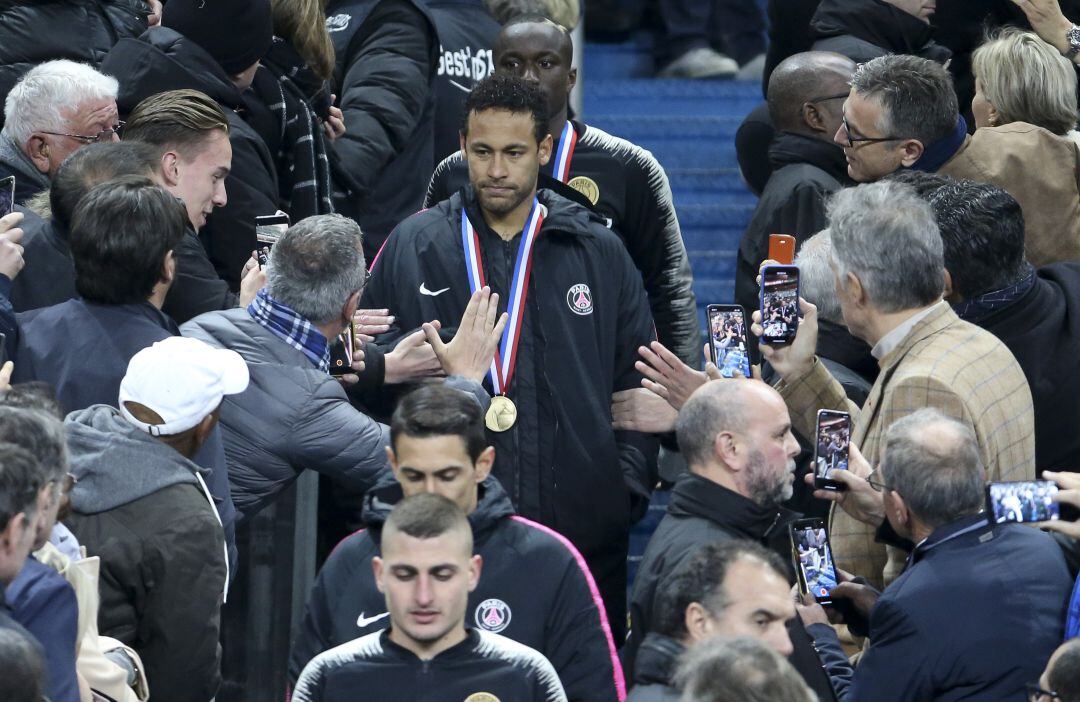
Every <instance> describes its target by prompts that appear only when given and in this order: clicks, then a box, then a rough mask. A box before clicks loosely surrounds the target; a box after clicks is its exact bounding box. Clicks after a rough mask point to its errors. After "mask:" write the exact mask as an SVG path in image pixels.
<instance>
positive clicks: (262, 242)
mask: <svg viewBox="0 0 1080 702" xmlns="http://www.w3.org/2000/svg"><path fill="white" fill-rule="evenodd" d="M288 228H289V215H287V214H285V213H284V212H282V211H281V210H278V211H277V213H275V214H272V215H262V216H260V217H256V218H255V241H256V242H258V250H257V253H256V256H257V257H258V260H259V268H266V263H267V261H269V260H270V247H271V246H273V245H274V244H276V243H277V240H278V239H280V238H281V235H282V234H284V233H285V231H286V230H287V229H288Z"/></svg>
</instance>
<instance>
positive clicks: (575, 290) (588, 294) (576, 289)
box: [566, 283, 592, 315]
mask: <svg viewBox="0 0 1080 702" xmlns="http://www.w3.org/2000/svg"><path fill="white" fill-rule="evenodd" d="M566 304H568V305H570V311H571V312H573V313H574V314H580V315H587V314H592V291H591V290H589V286H588V285H586V284H585V283H578V284H577V285H574V286H572V287H571V288H570V290H568V291H567V293H566Z"/></svg>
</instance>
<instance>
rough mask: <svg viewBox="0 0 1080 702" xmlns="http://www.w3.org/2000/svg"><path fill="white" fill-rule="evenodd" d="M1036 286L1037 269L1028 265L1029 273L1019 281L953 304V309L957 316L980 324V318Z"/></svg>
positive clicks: (1014, 300) (1017, 298) (1006, 304)
mask: <svg viewBox="0 0 1080 702" xmlns="http://www.w3.org/2000/svg"><path fill="white" fill-rule="evenodd" d="M1034 286H1035V269H1034V268H1032V267H1030V266H1028V272H1027V275H1025V276H1024V277H1023V278H1021V279H1020V280H1019V281H1017V282H1015V283H1013V284H1012V285H1009V286H1007V287H1004V288H1002V289H1001V290H992V291H990V292H985V293H983V294H982V295H978V296H976V297H973V298H971V299H970V300H964V301H963V302H961V303H960V304H958V305H953V311H955V312H956V316H957V317H959V318H960V319H962V320H964V321H965V322H971V323H972V324H978V323H979V320H981V319H983V318H984V317H986V316H987V315H989V314H990V313H991V312H994V311H995V310H1000V309H1001V308H1003V307H1008V306H1009V305H1011V304H1012V303H1014V302H1016V301H1017V300H1019V299H1020V298H1021V297H1023V296H1024V295H1026V294H1027V293H1028V291H1029V290H1031V288H1033V287H1034Z"/></svg>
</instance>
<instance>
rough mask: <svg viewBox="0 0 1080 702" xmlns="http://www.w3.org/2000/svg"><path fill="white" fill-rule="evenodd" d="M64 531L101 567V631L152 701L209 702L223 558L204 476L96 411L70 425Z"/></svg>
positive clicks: (108, 413) (111, 415)
mask: <svg viewBox="0 0 1080 702" xmlns="http://www.w3.org/2000/svg"><path fill="white" fill-rule="evenodd" d="M65 429H66V431H67V435H68V448H69V452H70V455H71V469H72V473H73V474H74V475H75V476H76V478H78V483H77V484H76V486H75V488H74V489H73V490H72V493H71V507H72V510H73V511H72V514H71V516H70V517H69V518H68V520H67V523H68V526H69V527H70V528H71V531H72V533H74V534H75V536H76V537H77V538H78V539H79V542H80V543H81V544H82V545H83V546H85V547H86V549H87V551H88V552H89V553H90V554H92V555H95V556H100V557H101V587H100V590H101V608H100V610H99V611H98V626H99V628H100V631H101V633H102V634H104V635H105V636H111V637H113V638H116V639H119V640H120V641H122V642H124V643H125V644H126V645H128V646H131V647H132V648H134V649H135V650H136V651H137V652H138V653H139V656H140V657H141V658H142V662H143V665H144V666H145V669H146V677H147V679H148V680H149V681H150V684H151V685H152V686H153V690H154V699H157V700H165V701H176V702H180V701H188V700H190V702H205V701H206V700H208V699H211V698H213V696H214V695H215V694H216V692H217V688H218V685H219V683H220V682H221V674H220V670H219V662H220V655H221V648H220V646H219V645H218V629H219V621H220V608H221V603H222V599H223V593H224V591H225V577H226V555H225V550H224V549H225V541H224V535H223V533H222V529H221V524H220V522H219V521H218V517H217V515H216V514H215V513H214V509H213V507H212V506H211V503H210V501H209V496H208V495H207V494H206V493H205V492H204V491H203V487H202V484H201V483H200V482H199V481H198V479H197V478H196V475H197V474H198V473H199V472H200V469H199V468H198V466H196V465H195V464H194V463H192V462H191V461H189V460H187V459H186V458H184V457H183V456H182V455H180V453H179V452H177V451H176V450H175V449H173V448H172V447H170V446H167V445H166V444H164V443H162V442H161V441H159V440H157V439H155V438H153V437H151V436H150V435H149V434H146V433H145V432H143V431H141V430H139V429H137V428H136V427H135V426H134V425H132V424H130V423H129V422H128V421H127V420H126V419H124V418H123V417H122V416H121V415H120V412H119V410H117V409H115V408H113V407H107V406H104V405H97V406H95V407H91V408H88V409H86V410H82V411H80V412H74V413H72V414H70V415H68V417H67V419H66V420H65Z"/></svg>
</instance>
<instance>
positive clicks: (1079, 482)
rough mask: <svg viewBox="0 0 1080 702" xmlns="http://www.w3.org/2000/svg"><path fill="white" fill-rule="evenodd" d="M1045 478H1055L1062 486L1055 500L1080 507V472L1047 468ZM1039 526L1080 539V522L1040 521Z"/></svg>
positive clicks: (1044, 473)
mask: <svg viewBox="0 0 1080 702" xmlns="http://www.w3.org/2000/svg"><path fill="white" fill-rule="evenodd" d="M1043 478H1045V479H1047V480H1053V481H1054V482H1055V483H1057V484H1058V487H1059V488H1060V490H1059V491H1058V493H1057V495H1055V496H1054V502H1057V503H1059V504H1065V505H1072V506H1073V507H1080V474H1077V473H1056V472H1054V471H1049V470H1047V471H1043ZM1039 526H1040V527H1041V528H1043V529H1047V530H1048V531H1056V532H1058V533H1059V534H1064V535H1065V536H1069V537H1071V538H1074V539H1076V540H1077V541H1080V522H1063V521H1061V520H1056V521H1052V522H1039Z"/></svg>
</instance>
